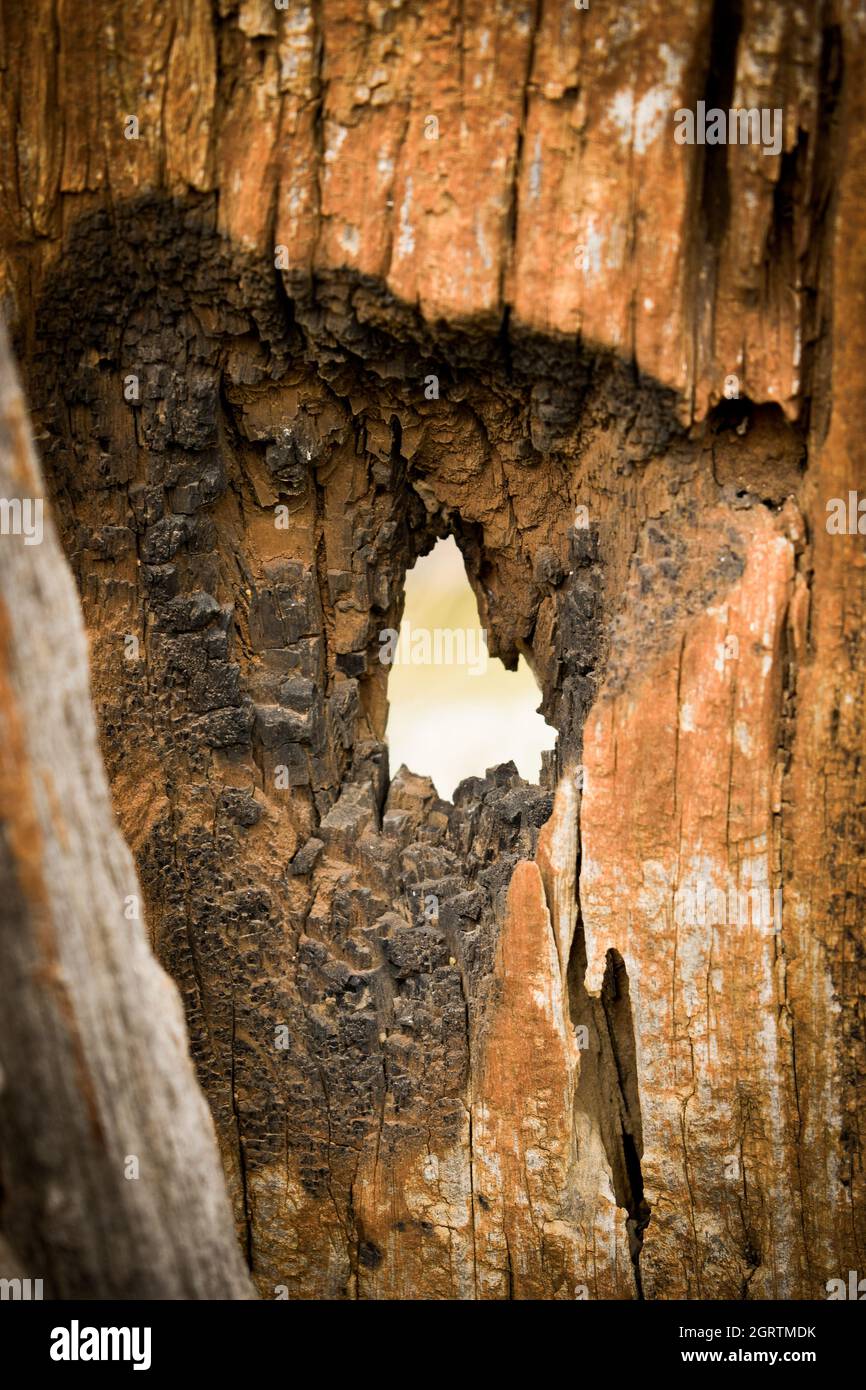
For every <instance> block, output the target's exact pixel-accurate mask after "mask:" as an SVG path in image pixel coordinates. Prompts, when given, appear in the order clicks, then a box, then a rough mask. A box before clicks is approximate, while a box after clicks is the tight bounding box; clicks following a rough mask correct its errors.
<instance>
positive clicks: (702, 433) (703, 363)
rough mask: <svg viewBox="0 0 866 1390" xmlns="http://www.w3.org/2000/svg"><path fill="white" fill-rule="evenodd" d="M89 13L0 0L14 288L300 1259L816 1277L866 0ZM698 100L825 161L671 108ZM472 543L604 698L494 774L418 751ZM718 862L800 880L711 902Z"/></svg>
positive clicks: (508, 1289) (238, 1143) (230, 1091)
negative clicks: (778, 126) (728, 902)
mask: <svg viewBox="0 0 866 1390" xmlns="http://www.w3.org/2000/svg"><path fill="white" fill-rule="evenodd" d="M96 12H97V14H98V15H99V23H98V27H94V21H93V19H92V17H87V16H85V15H84V14H83V13H81V12H79V11H78V9H77V8H76V7H73V6H71V5H64V4H61V5H60V7H59V9H57V8H56V7H54V6H53V5H49V4H48V3H46V0H38V2H37V3H35V4H33V5H28V6H27V7H26V13H25V7H24V6H23V5H20V4H16V3H13V4H7V5H6V9H5V14H4V19H3V27H2V31H0V66H2V68H3V71H4V87H3V91H4V96H3V103H2V110H0V122H2V127H3V136H4V139H3V142H2V150H3V153H2V156H0V159H2V161H3V163H2V165H0V178H2V199H0V203H2V206H0V217H2V222H0V238H2V247H3V257H2V263H0V274H2V280H0V285H2V292H3V294H4V296H5V302H6V305H7V311H8V312H9V314H10V315H11V317H12V319H13V322H14V324H15V329H16V338H17V343H18V348H19V352H20V355H21V359H22V364H23V367H24V370H25V371H26V374H27V380H28V389H29V391H30V393H31V397H32V402H33V405H34V409H35V411H36V415H37V419H38V422H39V428H40V444H41V448H42V452H43V457H44V460H45V466H46V471H47V474H48V479H49V486H50V489H51V492H52V496H53V500H54V504H55V508H56V515H57V518H58V522H59V525H60V528H61V530H62V535H63V539H64V543H65V546H66V550H67V553H68V555H69V557H70V560H71V563H72V566H73V569H74V572H75V574H76V577H77V579H78V583H79V588H80V591H81V596H82V603H83V607H84V614H85V620H86V623H87V625H88V628H89V630H90V632H91V634H92V643H93V647H92V662H93V694H94V700H95V704H96V708H97V711H98V714H99V719H100V722H101V729H102V736H103V750H104V755H105V758H106V763H107V767H108V771H109V776H110V781H111V786H112V793H113V798H114V804H115V808H116V811H117V815H118V817H119V820H120V824H121V827H122V829H123V832H124V834H125V835H126V838H127V840H128V842H129V844H130V846H131V848H132V850H133V852H134V855H135V858H136V862H137V867H138V871H139V874H140V875H141V879H142V884H143V888H144V891H145V895H146V899H147V917H148V921H149V923H150V924H151V928H152V932H153V941H154V945H155V948H156V950H157V951H158V953H159V956H160V958H161V959H162V961H163V962H164V963H165V964H166V966H167V968H168V969H169V970H170V972H171V974H172V975H173V976H174V978H175V979H176V981H177V982H178V984H179V986H180V988H181V991H182V994H183V998H184V1001H185V1004H186V1011H187V1021H188V1026H189V1029H190V1033H191V1037H192V1042H193V1050H194V1055H195V1058H196V1061H197V1064H198V1069H199V1074H200V1076H201V1078H202V1081H203V1084H204V1087H205V1090H206V1093H207V1095H208V1098H209V1101H210V1104H211V1108H212V1111H213V1114H214V1117H215V1120H216V1124H217V1130H218V1134H219V1137H220V1142H221V1147H222V1153H223V1160H224V1166H225V1170H226V1173H227V1175H228V1180H229V1184H230V1189H231V1192H232V1196H233V1200H234V1203H235V1211H236V1218H237V1225H238V1230H239V1234H240V1238H241V1240H242V1243H243V1245H244V1247H245V1250H246V1253H247V1256H248V1258H249V1260H250V1263H251V1267H252V1269H253V1273H254V1276H255V1279H256V1281H257V1284H258V1286H259V1288H260V1290H261V1291H262V1293H263V1294H264V1295H265V1296H271V1297H272V1296H274V1293H275V1291H277V1290H279V1291H280V1292H283V1291H287V1292H288V1293H289V1295H290V1296H293V1297H322V1296H328V1297H358V1298H385V1297H400V1298H423V1297H445V1298H450V1297H459V1298H476V1297H477V1298H508V1297H513V1298H528V1297H541V1298H564V1299H571V1298H574V1297H580V1296H582V1294H583V1293H584V1292H585V1293H588V1295H589V1296H590V1297H612V1298H634V1297H636V1296H640V1295H644V1296H647V1297H654V1298H679V1297H686V1296H703V1297H721V1298H739V1297H743V1296H748V1297H770V1296H781V1297H792V1298H796V1297H817V1296H821V1294H822V1293H823V1289H824V1282H825V1281H826V1280H827V1279H828V1278H830V1277H836V1276H837V1275H839V1274H840V1273H844V1272H845V1271H847V1269H848V1268H858V1266H859V1267H861V1268H862V1265H863V1259H862V1249H863V1246H862V1242H863V1235H864V1231H863V1166H862V1150H861V1141H860V1132H859V1124H860V1120H859V1112H858V1104H859V1103H861V1102H862V1090H863V1080H864V1057H863V1030H862V993H863V988H862V986H863V975H862V972H863V965H862V959H863V955H862V945H861V939H860V924H861V921H862V912H863V891H864V890H863V881H862V873H863V871H862V867H861V865H862V858H863V848H864V832H863V822H862V810H861V809H860V808H861V807H862V805H863V801H864V795H863V792H864V788H863V777H864V771H863V760H862V745H863V698H864V690H863V681H864V672H866V652H864V645H863V643H864V639H863V637H862V636H861V633H860V631H859V628H858V613H859V610H860V608H861V607H862V599H863V576H864V558H863V552H862V541H861V540H860V538H858V537H856V536H854V537H847V536H831V535H829V534H828V532H827V530H826V528H825V525H824V521H825V515H826V512H825V509H826V503H827V501H828V499H829V498H831V497H837V496H842V497H844V496H846V495H847V492H848V490H849V489H854V488H857V487H858V485H860V486H863V479H864V469H863V464H862V457H861V451H859V450H858V447H857V445H858V443H859V441H860V440H862V437H863V429H864V424H866V421H864V420H863V415H864V388H863V384H862V362H863V360H864V356H863V342H862V339H863V336H864V332H866V325H864V322H863V283H864V279H863V277H864V255H866V253H864V250H863V245H862V243H863V232H864V222H866V207H864V198H866V194H864V186H863V185H864V181H863V175H862V172H861V170H862V167H863V159H862V156H863V149H862V145H863V143H864V136H863V114H864V113H863V109H862V107H863V102H864V98H863V95H862V87H863V82H862V76H863V65H862V44H863V34H862V20H861V19H858V17H857V15H856V13H855V8H854V7H853V6H851V7H850V8H849V7H846V6H845V5H844V4H839V5H832V4H819V3H811V4H804V5H798V6H794V5H791V6H784V5H779V4H777V3H772V4H770V3H754V4H751V3H750V4H744V5H742V6H731V7H728V6H725V5H722V4H718V5H717V6H716V7H713V6H711V5H709V4H706V3H691V4H685V5H680V6H676V7H673V8H671V7H670V6H666V5H665V6H662V5H660V4H641V5H640V6H638V5H636V4H626V5H618V6H617V7H616V10H615V12H611V11H610V10H609V8H608V7H607V6H604V5H601V4H597V5H596V4H593V6H592V8H591V9H590V10H589V11H578V10H576V9H575V8H574V5H573V4H572V3H571V0H568V3H566V0H558V2H557V3H545V4H544V5H543V6H542V5H534V6H533V5H529V4H516V3H515V4H509V3H499V4H497V5H495V6H492V7H491V6H490V5H489V4H480V3H479V4H470V3H463V4H460V5H457V4H456V3H445V0H439V2H438V3H437V2H434V3H424V4H423V5H422V4H420V3H399V0H398V3H392V4H391V5H385V4H377V3H368V4H366V5H361V4H358V3H349V0H343V2H342V3H337V2H336V0H321V3H318V4H314V5H304V4H295V3H290V6H289V8H288V9H287V10H285V11H281V10H277V9H276V8H275V7H274V6H273V5H271V4H269V3H265V0H260V2H259V0H255V2H254V0H245V3H241V4H240V5H238V4H237V3H233V0H223V3H221V4H220V5H219V6H218V11H217V13H215V12H214V10H213V9H212V7H211V6H209V5H207V4H205V3H204V0H200V2H199V0H183V2H181V0H175V2H174V3H170V4H160V5H155V4H154V5H151V4H149V3H142V4H128V3H127V4H121V3H120V0H117V3H112V2H111V0H102V3H100V4H99V5H98V6H97V7H96ZM94 71H96V72H97V73H98V76H99V81H98V83H96V84H94V81H93V73H94ZM700 98H705V99H706V100H707V101H708V103H709V104H712V105H718V106H722V107H727V106H728V105H734V106H743V107H752V106H757V107H761V106H766V107H770V108H776V107H782V108H783V109H784V123H785V124H784V132H785V134H784V149H783V152H782V153H781V154H780V155H779V156H778V157H767V156H765V155H764V154H763V152H762V150H761V149H760V147H755V146H729V147H726V146H721V147H699V146H680V145H677V144H675V143H674V139H673V111H674V110H675V109H676V108H677V107H680V106H688V105H692V106H693V105H694V103H695V101H696V100H698V99H700ZM129 115H136V116H137V117H138V120H139V123H140V138H139V139H137V140H127V139H125V138H124V125H125V121H126V119H127V117H128V116H129ZM432 117H435V120H436V122H438V126H431V125H430V121H429V118H432ZM434 130H436V131H437V133H438V138H437V139H431V138H428V136H429V134H430V133H431V132H433V131H434ZM858 238H859V241H860V245H859V246H858ZM277 248H284V251H283V250H281V251H277ZM275 253H276V255H277V264H278V267H279V268H278V269H275V268H274V267H275ZM284 265H286V266H287V268H283V266H284ZM732 374H735V375H736V376H737V377H738V380H739V398H738V399H734V400H726V399H723V384H724V381H725V378H726V377H728V376H730V375H732ZM431 376H435V377H436V378H437V379H438V382H439V396H438V398H434V399H428V398H427V394H425V387H427V386H429V378H430V377H431ZM131 378H136V379H137V383H138V395H137V397H136V394H135V387H134V386H133V387H132V389H131V390H130V379H131ZM280 508H283V511H282V512H280V510H279V509H280ZM583 509H585V511H584V510H583ZM586 520H588V525H583V524H582V523H583V522H584V521H586ZM278 521H279V522H280V524H276V523H277V522H278ZM283 521H285V523H286V524H285V526H284V525H282V522H283ZM447 533H453V534H454V535H455V537H456V539H457V541H458V544H459V545H460V547H461V550H462V552H463V555H464V557H465V560H466V566H467V572H468V574H469V577H470V582H471V583H472V585H473V588H474V590H475V593H476V595H477V598H478V603H479V611H480V613H481V618H482V621H483V623H484V625H485V626H486V627H487V628H488V630H489V633H490V646H491V651H493V652H494V653H495V654H499V655H501V656H502V657H503V659H504V660H505V661H506V663H507V664H512V665H513V664H514V662H516V660H517V657H518V654H519V653H523V654H525V655H526V656H527V658H528V659H529V661H530V663H531V664H532V666H533V669H534V670H535V672H536V674H537V676H538V680H539V684H540V686H541V688H542V692H543V709H544V712H545V715H546V717H547V718H548V720H549V721H550V722H551V723H553V724H555V725H556V727H557V729H558V730H559V734H560V740H559V746H558V749H557V754H556V757H555V759H554V760H552V762H551V765H550V767H549V768H548V769H547V784H546V785H545V786H543V787H530V786H527V785H526V784H525V783H522V782H521V781H520V780H519V778H517V776H516V774H515V773H514V771H513V769H510V768H509V767H507V766H506V767H502V768H499V769H495V770H493V771H492V772H491V773H490V774H489V775H488V776H487V778H485V779H481V778H476V779H471V780H470V781H469V782H467V783H464V784H463V786H462V788H461V789H460V790H459V791H458V793H457V794H456V796H455V800H454V804H453V805H452V804H449V803H445V802H443V801H441V800H439V799H437V798H436V796H435V793H434V792H433V790H432V788H431V786H430V784H429V783H427V782H426V781H424V780H423V779H421V778H419V777H416V776H413V775H412V774H409V773H406V772H405V771H400V772H398V773H397V774H396V775H395V776H394V777H393V778H391V777H390V776H389V769H388V763H387V750H386V747H385V744H384V732H385V720H386V713H387V703H386V685H387V671H386V669H385V668H384V667H383V666H382V665H381V664H380V663H379V661H378V660H377V652H378V647H379V643H378V634H379V632H380V631H381V630H382V629H383V628H386V627H393V626H396V625H397V623H398V620H399V616H400V611H401V604H402V582H403V576H404V574H405V571H406V568H407V566H409V565H411V564H412V563H413V562H414V560H415V559H416V558H417V556H419V555H420V554H423V553H425V551H427V550H428V549H429V548H430V546H431V545H432V544H433V542H434V540H435V539H436V537H438V536H441V535H444V534H447ZM130 638H137V640H138V647H137V651H136V645H135V643H132V642H130V641H129V640H128V639H130ZM130 655H131V656H132V657H133V659H132V660H130V659H128V657H129V656H130ZM580 769H582V771H581V770H580ZM706 880H710V881H711V882H712V883H713V884H714V885H716V886H717V887H721V888H722V890H726V889H727V888H728V885H729V883H731V882H733V883H734V884H735V885H736V887H737V888H738V889H740V890H741V891H743V892H748V891H749V890H754V889H762V888H766V889H768V890H769V891H770V892H776V891H777V890H779V891H781V893H782V902H783V908H782V913H781V920H780V921H779V922H778V923H774V924H773V925H772V926H770V928H769V929H768V928H767V927H766V925H764V924H762V923H760V922H759V923H757V924H755V923H754V922H749V923H747V924H745V925H741V926H736V925H732V924H730V923H728V924H727V925H726V924H725V922H724V921H716V922H714V921H712V920H709V921H704V922H703V923H702V924H700V925H698V924H695V923H692V924H685V925H683V924H682V923H681V922H680V921H679V920H678V917H677V913H676V911H675V902H676V899H677V894H678V893H681V892H682V890H683V889H687V888H689V887H690V886H694V885H695V884H696V883H697V882H698V881H706ZM431 896H432V897H434V898H435V899H436V900H437V901H438V905H439V906H438V915H437V914H436V913H433V914H431V913H430V912H429V911H428V910H427V903H428V901H429V899H430V897H431ZM710 915H711V916H712V914H710ZM581 1030H585V1032H582V1031H581Z"/></svg>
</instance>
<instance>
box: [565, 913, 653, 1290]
mask: <svg viewBox="0 0 866 1390" xmlns="http://www.w3.org/2000/svg"><path fill="white" fill-rule="evenodd" d="M585 976H586V945H585V940H584V933H583V928H582V925H581V924H580V922H578V927H577V930H576V932H575V937H574V943H573V946H572V950H571V958H570V960H569V966H568V985H569V1004H570V1009H571V1017H572V1019H573V1021H574V1023H575V1024H576V1025H577V1024H585V1026H586V1027H587V1028H588V1031H589V1046H588V1047H587V1048H586V1050H584V1051H583V1052H582V1053H581V1070H580V1081H579V1084H578V1089H577V1096H576V1098H575V1103H576V1105H577V1108H578V1109H580V1110H583V1111H584V1112H586V1113H588V1114H591V1115H593V1116H595V1117H596V1118H597V1120H598V1123H599V1128H600V1131H601V1138H602V1142H603V1144H604V1150H605V1154H606V1156H607V1161H608V1163H609V1165H610V1171H611V1178H612V1181H613V1189H614V1195H615V1197H616V1201H617V1205H618V1206H620V1207H622V1208H624V1210H625V1211H626V1212H627V1213H628V1217H627V1221H626V1230H627V1232H628V1241H629V1254H630V1255H631V1260H632V1266H633V1269H634V1283H635V1293H636V1296H637V1298H639V1299H642V1298H643V1296H644V1293H643V1283H642V1279H641V1269H640V1257H641V1250H642V1248H643V1235H644V1231H645V1230H646V1228H647V1226H648V1225H649V1222H650V1217H651V1210H650V1204H649V1202H648V1201H647V1199H646V1196H645V1193H644V1184H643V1172H642V1170H641V1159H642V1157H643V1128H642V1122H641V1110H640V1094H639V1090H638V1078H637V1058H636V1047H635V1034H634V1021H633V1019H632V1011H631V1001H630V998H629V983H628V972H627V971H626V967H625V962H624V961H623V959H622V957H621V956H620V955H619V953H618V952H617V951H613V950H611V951H608V953H607V966H606V969H605V972H604V980H603V982H602V988H601V995H600V997H599V998H597V999H596V998H593V997H591V996H590V994H589V993H588V991H587V989H586V985H585V983H584V980H585Z"/></svg>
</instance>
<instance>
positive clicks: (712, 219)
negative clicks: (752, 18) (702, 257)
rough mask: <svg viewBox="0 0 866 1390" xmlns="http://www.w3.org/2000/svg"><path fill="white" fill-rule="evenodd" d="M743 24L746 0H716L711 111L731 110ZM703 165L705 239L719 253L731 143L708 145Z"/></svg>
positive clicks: (708, 87) (707, 92)
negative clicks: (743, 1) (728, 146)
mask: <svg viewBox="0 0 866 1390" xmlns="http://www.w3.org/2000/svg"><path fill="white" fill-rule="evenodd" d="M742 28H743V8H742V0H714V4H713V13H712V19H711V27H710V61H709V68H708V71H707V77H706V82H705V85H704V101H705V102H706V104H707V105H706V109H707V111H710V110H712V109H713V108H714V107H715V108H717V109H719V110H722V111H727V110H728V109H729V108H730V105H731V98H732V97H733V94H734V80H735V77H736V72H737V49H738V47H739V43H740V34H741V32H742ZM702 149H703V167H702V169H701V220H702V223H703V233H704V240H705V242H706V244H707V245H708V246H709V247H710V248H711V249H712V252H713V255H714V256H715V255H717V254H718V251H719V248H720V247H721V245H722V242H723V241H724V238H725V232H726V231H727V227H728V217H729V215H730V206H731V196H730V189H729V186H728V149H727V145H704V146H703V147H702Z"/></svg>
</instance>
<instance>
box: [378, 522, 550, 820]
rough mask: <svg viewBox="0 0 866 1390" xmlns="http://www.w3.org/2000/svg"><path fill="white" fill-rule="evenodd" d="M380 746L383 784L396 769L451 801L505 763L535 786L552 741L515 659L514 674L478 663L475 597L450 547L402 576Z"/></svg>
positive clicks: (484, 660) (497, 664) (493, 662)
mask: <svg viewBox="0 0 866 1390" xmlns="http://www.w3.org/2000/svg"><path fill="white" fill-rule="evenodd" d="M389 655H393V665H392V668H391V672H390V676H389V679H388V700H389V703H390V710H389V715H388V745H389V748H390V764H391V772H392V775H393V773H395V772H396V771H397V769H398V768H399V767H400V765H401V763H405V765H406V767H407V768H409V770H410V771H411V772H415V773H420V774H422V775H426V776H428V777H432V779H433V782H434V784H435V786H436V790H437V791H438V793H439V795H440V796H443V797H449V798H450V797H451V796H453V793H454V789H455V788H456V786H457V784H458V783H459V782H461V781H462V780H463V778H464V777H473V776H476V777H483V775H484V773H485V771H486V770H487V768H488V767H493V766H495V765H496V764H497V763H506V762H508V761H510V760H513V761H514V762H515V763H516V764H517V769H518V771H519V773H520V775H521V777H523V778H525V779H526V781H528V782H537V781H538V780H539V774H540V769H541V753H542V750H544V749H550V748H553V746H554V744H555V742H556V731H555V730H554V729H552V728H551V727H550V725H549V724H546V723H545V721H544V720H543V719H542V717H541V715H540V714H537V713H536V706H537V705H538V704H539V702H540V698H541V696H540V692H539V689H538V686H537V684H536V682H535V677H534V676H533V674H532V672H531V671H530V669H529V667H528V665H527V664H526V662H525V661H524V659H523V657H521V658H520V663H519V666H518V669H517V671H506V669H505V667H504V666H503V665H502V662H501V661H500V660H499V659H498V658H495V657H488V656H487V649H486V645H485V643H484V638H483V634H482V630H481V628H480V627H479V624H478V609H477V607H476V603H475V596H474V594H473V593H472V590H471V588H470V587H469V581H468V579H467V578H466V571H465V569H464V567H463V558H462V556H461V554H460V551H459V550H458V549H457V545H456V543H455V541H454V539H453V537H450V536H449V537H448V539H447V540H444V541H439V542H438V543H437V545H436V546H435V548H434V549H433V550H432V551H431V553H430V554H429V555H426V556H424V558H423V559H421V560H419V561H418V563H417V564H416V565H415V567H414V569H412V570H410V571H409V573H408V574H407V576H406V604H405V608H404V612H403V621H402V624H401V627H400V638H399V641H392V644H391V648H390V651H389Z"/></svg>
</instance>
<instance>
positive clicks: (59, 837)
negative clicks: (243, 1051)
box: [0, 326, 253, 1298]
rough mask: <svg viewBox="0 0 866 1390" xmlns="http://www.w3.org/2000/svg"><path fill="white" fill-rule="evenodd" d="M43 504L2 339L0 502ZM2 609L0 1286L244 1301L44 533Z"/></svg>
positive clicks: (206, 1141)
mask: <svg viewBox="0 0 866 1390" xmlns="http://www.w3.org/2000/svg"><path fill="white" fill-rule="evenodd" d="M42 492H43V485H42V478H41V474H40V470H39V467H38V464H37V462H36V460H35V457H34V455H33V451H32V444H31V440H30V435H29V429H28V425H27V418H26V413H25V408H24V401H23V398H22V396H21V392H20V389H19V387H18V384H17V382H16V381H15V378H14V373H13V370H12V366H11V361H10V357H9V350H8V345H7V342H6V334H5V330H3V328H2V326H0V494H2V496H3V497H4V498H7V499H8V498H22V497H30V498H32V497H39V496H41V495H42ZM0 595H2V597H0V904H2V905H0V980H2V984H3V1023H2V1027H0V1180H2V1186H0V1225H2V1230H3V1235H4V1237H5V1239H4V1240H3V1241H2V1242H0V1276H2V1277H3V1278H4V1279H8V1278H13V1279H14V1278H21V1277H24V1278H27V1279H30V1280H35V1279H38V1280H41V1281H42V1291H43V1294H44V1296H45V1297H47V1298H64V1297H66V1298H69V1297H72V1298H99V1297H102V1298H244V1297H252V1295H253V1291H252V1288H251V1286H250V1283H249V1279H248V1277H247V1273H246V1270H245V1269H244V1265H243V1261H242V1259H241V1255H240V1251H239V1250H238V1247H237V1244H236V1241H235V1239H234V1231H233V1227H232V1220H231V1210H230V1208H229V1204H228V1202H227V1201H226V1197H225V1191H224V1188H223V1184H222V1175H221V1172H220V1166H219V1156H218V1152H217V1147H216V1143H215V1140H214V1132H213V1125H212V1123H211V1118H210V1115H209V1114H208V1111H207V1106H206V1105H205V1104H204V1101H203V1099H202V1096H201V1092H200V1090H199V1087H198V1085H197V1083H196V1079H195V1075H194V1073H193V1068H192V1064H191V1062H190V1059H189V1053H188V1049H187V1040H186V1034H185V1028H184V1021H183V1012H182V1009H181V1006H180V1000H179V999H178V996H177V991H176V990H175V988H174V986H173V985H172V984H171V981H170V980H168V979H167V978H166V976H165V974H164V972H163V971H162V970H161V969H160V968H159V966H158V965H157V964H156V962H155V961H154V959H153V956H152V954H151V951H150V948H149V946H148V943H147V938H146V935H145V932H144V929H143V926H142V922H141V920H140V914H139V913H138V912H137V910H136V906H135V905H137V904H138V902H139V901H140V890H139V886H138V882H137V879H136V875H135V868H134V866H133V863H132V859H131V856H130V854H129V850H128V849H127V847H126V845H125V844H124V843H123V840H122V839H121V836H120V834H119V833H118V830H117V828H116V825H115V823H114V818H113V815H112V810H111V801H110V795H109V789H108V784H107V782H106V779H105V774H104V771H103V768H102V762H101V758H100V753H99V746H98V742H97V733H96V727H95V721H94V718H93V713H92V710H91V707H90V700H89V691H88V682H87V644H86V637H85V633H84V629H83V625H82V622H81V612H80V608H79V604H78V598H77V595H76V592H75V585H74V584H73V581H72V576H71V575H70V573H69V568H68V566H67V564H66V562H65V560H64V559H63V556H62V553H61V551H60V548H59V545H58V542H57V538H56V536H55V534H54V531H53V527H51V525H50V524H49V526H48V530H47V534H46V535H45V536H44V539H43V540H42V542H41V543H40V544H38V545H32V546H29V545H27V544H26V543H25V542H24V540H23V538H22V537H20V536H3V537H2V544H0ZM133 912H135V915H134V916H132V915H131V913H133ZM5 1296H6V1295H5V1293H4V1297H5Z"/></svg>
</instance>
